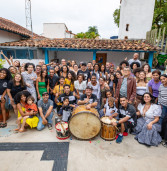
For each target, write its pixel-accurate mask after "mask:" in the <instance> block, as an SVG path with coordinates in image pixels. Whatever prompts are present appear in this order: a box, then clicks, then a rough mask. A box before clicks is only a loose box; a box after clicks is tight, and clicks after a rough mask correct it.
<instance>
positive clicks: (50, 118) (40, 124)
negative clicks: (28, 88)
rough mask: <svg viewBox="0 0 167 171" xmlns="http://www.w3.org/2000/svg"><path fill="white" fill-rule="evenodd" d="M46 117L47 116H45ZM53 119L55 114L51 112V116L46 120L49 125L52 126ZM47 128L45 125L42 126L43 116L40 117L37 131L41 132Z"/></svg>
mask: <svg viewBox="0 0 167 171" xmlns="http://www.w3.org/2000/svg"><path fill="white" fill-rule="evenodd" d="M44 116H45V115H44ZM52 117H53V112H51V114H50V115H49V116H48V117H47V118H46V120H47V121H48V123H49V124H52ZM44 128H45V125H43V124H42V118H41V116H40V117H39V122H38V126H37V130H38V131H41V130H42V129H44Z"/></svg>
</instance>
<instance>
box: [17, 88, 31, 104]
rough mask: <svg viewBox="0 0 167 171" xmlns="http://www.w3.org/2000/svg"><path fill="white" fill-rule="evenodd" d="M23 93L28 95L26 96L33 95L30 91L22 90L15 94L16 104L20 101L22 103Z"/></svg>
mask: <svg viewBox="0 0 167 171" xmlns="http://www.w3.org/2000/svg"><path fill="white" fill-rule="evenodd" d="M22 95H24V96H26V98H27V97H28V96H31V94H30V93H29V92H28V91H25V90H24V91H21V92H18V93H17V94H16V95H15V97H14V101H15V103H16V104H18V103H20V101H21V96H22Z"/></svg>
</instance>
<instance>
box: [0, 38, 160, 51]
mask: <svg viewBox="0 0 167 171" xmlns="http://www.w3.org/2000/svg"><path fill="white" fill-rule="evenodd" d="M0 46H10V47H12V46H16V47H37V48H66V49H89V50H128V51H158V50H159V48H158V47H157V46H154V45H152V44H150V43H148V42H147V41H145V40H110V39H104V40H102V39H98V40H95V39H73V38H68V39H48V38H39V39H26V40H21V41H17V42H8V43H1V44H0Z"/></svg>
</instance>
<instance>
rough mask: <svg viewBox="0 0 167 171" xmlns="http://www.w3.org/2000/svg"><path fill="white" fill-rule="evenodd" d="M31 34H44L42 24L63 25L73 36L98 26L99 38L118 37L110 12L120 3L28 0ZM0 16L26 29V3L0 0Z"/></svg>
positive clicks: (111, 1)
mask: <svg viewBox="0 0 167 171" xmlns="http://www.w3.org/2000/svg"><path fill="white" fill-rule="evenodd" d="M31 3H32V20H33V30H34V32H35V33H38V34H41V33H42V32H43V23H47V22H50V23H65V24H66V25H67V27H68V29H69V30H71V31H73V32H74V33H78V32H81V31H82V32H85V31H87V29H88V27H89V26H97V27H98V30H99V33H100V35H101V37H102V38H109V37H110V36H113V35H118V28H117V26H116V25H115V24H114V19H113V12H114V10H115V9H116V8H118V7H119V5H120V0H84V1H81V0H31ZM0 16H1V17H4V18H6V19H10V20H12V21H14V22H16V23H18V24H20V25H22V26H24V27H25V25H26V21H25V1H24V0H1V10H0Z"/></svg>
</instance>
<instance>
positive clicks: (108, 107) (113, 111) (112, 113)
mask: <svg viewBox="0 0 167 171" xmlns="http://www.w3.org/2000/svg"><path fill="white" fill-rule="evenodd" d="M114 102H115V100H114V98H113V97H109V98H108V103H106V104H105V105H104V109H103V111H104V114H105V116H109V118H110V119H112V118H113V117H114V118H116V119H118V117H117V116H118V113H117V108H116V107H115V106H114Z"/></svg>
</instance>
